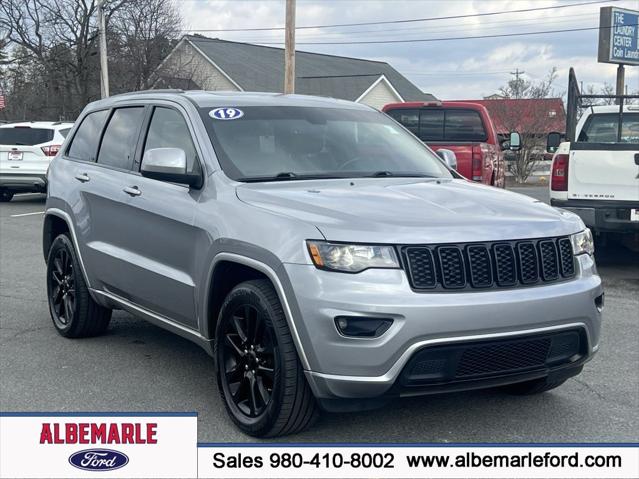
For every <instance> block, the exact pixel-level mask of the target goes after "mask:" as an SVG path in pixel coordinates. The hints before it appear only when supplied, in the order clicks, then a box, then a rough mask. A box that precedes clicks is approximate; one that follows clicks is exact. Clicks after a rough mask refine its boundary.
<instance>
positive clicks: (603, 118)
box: [577, 113, 639, 143]
mask: <svg viewBox="0 0 639 479" xmlns="http://www.w3.org/2000/svg"><path fill="white" fill-rule="evenodd" d="M618 131H619V114H618V113H596V114H594V115H590V117H589V118H588V119H587V120H586V124H585V125H584V127H583V129H582V130H581V133H579V139H578V140H577V141H583V142H587V143H616V142H617V133H618ZM621 142H622V143H639V113H624V114H623V118H622V123H621Z"/></svg>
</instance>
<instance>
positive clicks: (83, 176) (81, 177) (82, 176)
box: [75, 173, 91, 183]
mask: <svg viewBox="0 0 639 479" xmlns="http://www.w3.org/2000/svg"><path fill="white" fill-rule="evenodd" d="M75 179H76V180H78V181H81V182H82V183H86V182H87V181H89V180H90V179H91V178H89V175H87V174H86V173H81V174H79V175H75Z"/></svg>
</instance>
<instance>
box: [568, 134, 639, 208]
mask: <svg viewBox="0 0 639 479" xmlns="http://www.w3.org/2000/svg"><path fill="white" fill-rule="evenodd" d="M568 175H569V176H568V197H569V199H597V200H612V201H638V202H639V144H634V143H632V144H623V143H615V144H610V143H585V142H584V143H581V142H576V143H572V144H571V145H570V161H569V168H568Z"/></svg>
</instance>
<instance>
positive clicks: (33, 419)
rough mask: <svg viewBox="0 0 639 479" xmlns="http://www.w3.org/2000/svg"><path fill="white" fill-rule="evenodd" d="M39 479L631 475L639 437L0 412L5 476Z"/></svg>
mask: <svg viewBox="0 0 639 479" xmlns="http://www.w3.org/2000/svg"><path fill="white" fill-rule="evenodd" d="M247 439H248V438H247ZM42 477H47V478H60V477H100V478H102V477H108V478H112V477H123V478H124V477H126V478H135V477H149V478H154V477H159V478H161V477H173V478H181V477H184V478H197V477H200V478H250V479H254V478H256V477H259V478H287V477H305V478H313V477H317V478H343V477H349V478H367V477H376V478H399V477H416V478H432V477H443V478H500V477H522V478H527V477H530V478H571V477H575V478H577V477H579V478H617V477H619V478H626V477H639V444H626V443H620V444H395V443H391V444H377V443H374V444H332V443H328V444H324V443H318V444H313V443H302V444H300V443H266V442H261V443H237V444H229V443H199V444H198V442H197V414H196V413H75V414H74V413H0V478H3V479H4V478H42Z"/></svg>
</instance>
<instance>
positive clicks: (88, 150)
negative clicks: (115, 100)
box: [67, 110, 109, 161]
mask: <svg viewBox="0 0 639 479" xmlns="http://www.w3.org/2000/svg"><path fill="white" fill-rule="evenodd" d="M108 114H109V111H108V110H101V111H95V112H93V113H89V114H88V115H87V116H86V117H85V118H84V120H82V123H81V124H80V127H79V128H78V131H77V132H76V133H75V135H74V137H73V140H71V146H70V147H69V150H68V153H67V154H68V156H70V157H71V158H75V159H77V160H84V161H95V153H96V151H98V141H100V132H102V127H103V126H104V122H105V121H106V118H107V115H108Z"/></svg>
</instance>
